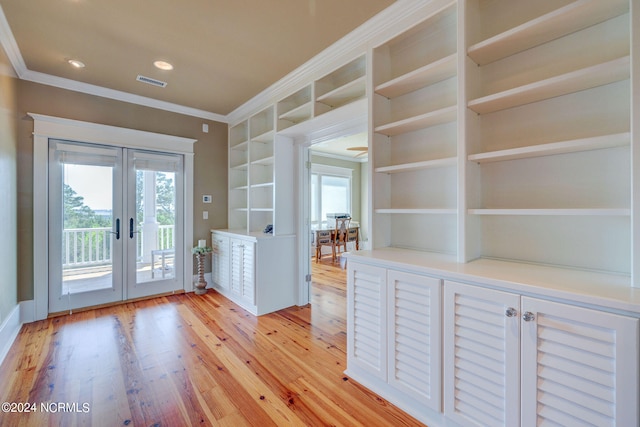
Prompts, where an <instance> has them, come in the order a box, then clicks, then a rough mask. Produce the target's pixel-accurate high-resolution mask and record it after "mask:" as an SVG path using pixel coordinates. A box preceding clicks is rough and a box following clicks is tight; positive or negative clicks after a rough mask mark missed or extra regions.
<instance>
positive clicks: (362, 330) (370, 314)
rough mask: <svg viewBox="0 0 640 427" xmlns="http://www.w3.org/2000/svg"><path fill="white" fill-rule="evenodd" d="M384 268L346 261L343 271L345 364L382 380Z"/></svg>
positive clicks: (384, 360)
mask: <svg viewBox="0 0 640 427" xmlns="http://www.w3.org/2000/svg"><path fill="white" fill-rule="evenodd" d="M386 275H387V273H386V270H385V269H383V268H379V267H372V266H368V265H360V264H357V263H349V267H348V274H347V293H348V298H347V302H348V308H347V336H348V337H349V340H348V341H347V357H348V366H349V367H351V366H358V367H359V368H361V369H363V370H365V371H367V372H369V373H371V374H373V375H375V376H377V377H379V378H380V379H382V380H385V381H386V373H387V369H386V364H387V359H386V350H387V349H386V334H387V332H386V307H385V306H384V304H383V301H384V297H383V292H385V284H386Z"/></svg>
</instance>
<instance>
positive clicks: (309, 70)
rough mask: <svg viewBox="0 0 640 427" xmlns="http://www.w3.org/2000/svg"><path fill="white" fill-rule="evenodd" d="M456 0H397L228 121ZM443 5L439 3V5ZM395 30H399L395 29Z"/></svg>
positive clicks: (271, 101)
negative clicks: (427, 12)
mask: <svg viewBox="0 0 640 427" xmlns="http://www.w3.org/2000/svg"><path fill="white" fill-rule="evenodd" d="M453 3H455V0H397V1H396V2H395V3H393V4H392V5H391V6H389V7H387V8H386V9H384V10H382V11H381V12H380V13H378V14H377V15H375V16H374V17H372V18H371V19H369V20H368V21H366V22H365V23H363V24H362V25H360V26H359V27H358V28H356V29H355V30H353V31H352V32H350V33H349V34H347V35H346V36H344V37H343V38H341V39H340V40H338V41H337V42H335V43H334V44H332V45H331V46H329V47H328V48H326V49H325V50H323V51H322V52H320V53H319V54H317V55H316V56H314V57H313V58H311V59H310V60H309V61H307V62H306V63H304V64H302V65H301V66H300V67H298V68H296V69H295V70H294V71H292V72H291V73H289V74H287V75H286V76H284V77H283V78H282V79H280V80H278V81H277V82H276V83H274V84H273V85H271V86H269V87H268V88H267V89H265V90H263V91H262V92H260V93H259V94H257V95H256V96H254V97H253V98H251V99H250V100H249V101H247V102H246V103H244V104H243V105H241V106H240V107H238V108H236V109H235V110H233V111H232V112H231V113H229V114H228V115H227V122H228V123H229V124H230V125H234V124H236V123H237V122H239V121H241V120H243V119H245V118H247V117H249V116H251V115H253V114H255V113H257V112H259V111H261V110H263V109H264V108H266V107H268V106H269V105H271V104H274V103H276V102H277V101H279V100H281V99H283V98H284V97H286V96H287V95H289V94H291V93H293V92H295V91H296V90H298V89H301V88H302V87H304V86H306V85H307V84H309V83H310V82H312V81H314V80H316V79H318V78H320V77H322V76H323V75H324V74H326V73H329V72H331V71H332V70H334V69H336V68H337V67H339V66H340V65H342V64H344V63H346V62H348V61H349V60H351V59H353V58H355V57H357V56H358V55H362V54H365V53H367V51H368V49H369V48H370V47H372V46H375V45H377V44H380V43H382V42H383V41H384V40H386V39H388V38H390V37H392V36H393V35H395V34H396V33H398V32H399V31H401V30H402V29H403V28H404V29H406V27H407V22H408V21H415V22H419V20H422V19H424V17H425V15H424V13H421V11H423V10H424V9H425V8H431V9H433V7H434V6H435V7H438V8H441V7H448V6H450V5H451V4H453ZM440 5H442V6H440ZM395 29H398V30H395Z"/></svg>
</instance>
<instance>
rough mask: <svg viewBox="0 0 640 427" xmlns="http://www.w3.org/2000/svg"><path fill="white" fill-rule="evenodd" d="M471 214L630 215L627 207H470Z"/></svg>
mask: <svg viewBox="0 0 640 427" xmlns="http://www.w3.org/2000/svg"><path fill="white" fill-rule="evenodd" d="M467 212H468V213H469V214H470V215H529V216H630V215H631V210H630V209H625V208H612V209H604V208H602V209H601V208H594V209H469V210H468V211H467Z"/></svg>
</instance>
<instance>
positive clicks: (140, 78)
mask: <svg viewBox="0 0 640 427" xmlns="http://www.w3.org/2000/svg"><path fill="white" fill-rule="evenodd" d="M136 80H137V81H139V82H142V83H147V84H150V85H153V86H158V87H166V86H167V82H163V81H160V80H156V79H152V78H151V77H145V76H141V75H138V77H136Z"/></svg>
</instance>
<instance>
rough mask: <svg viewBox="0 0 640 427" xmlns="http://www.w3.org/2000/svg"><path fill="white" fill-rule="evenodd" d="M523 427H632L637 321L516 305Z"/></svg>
mask: <svg viewBox="0 0 640 427" xmlns="http://www.w3.org/2000/svg"><path fill="white" fill-rule="evenodd" d="M522 309H523V313H524V314H525V316H526V318H527V319H528V321H523V322H522V425H523V426H524V427H529V426H540V425H562V426H572V425H575V426H638V363H637V361H638V319H635V318H630V317H626V316H620V315H615V314H610V313H604V312H600V311H597V310H590V309H585V308H580V307H573V306H568V305H565V304H560V303H554V302H549V301H543V300H538V299H534V298H527V297H523V298H522Z"/></svg>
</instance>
